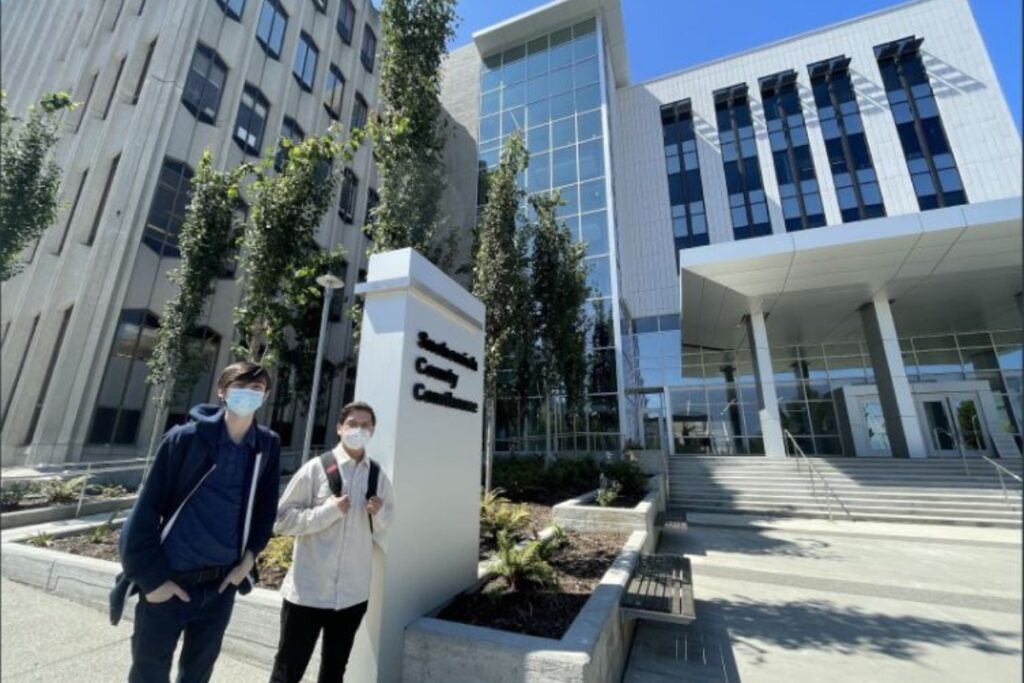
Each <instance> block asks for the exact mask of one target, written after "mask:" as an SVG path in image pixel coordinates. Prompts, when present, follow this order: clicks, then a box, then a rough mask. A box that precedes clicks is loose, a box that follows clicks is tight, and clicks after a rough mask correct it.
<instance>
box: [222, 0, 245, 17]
mask: <svg viewBox="0 0 1024 683" xmlns="http://www.w3.org/2000/svg"><path fill="white" fill-rule="evenodd" d="M217 4H218V5H220V8H221V9H222V10H224V14H226V15H228V16H229V17H231V18H232V19H234V20H235V21H238V20H240V19H241V18H242V12H243V11H245V0H217Z"/></svg>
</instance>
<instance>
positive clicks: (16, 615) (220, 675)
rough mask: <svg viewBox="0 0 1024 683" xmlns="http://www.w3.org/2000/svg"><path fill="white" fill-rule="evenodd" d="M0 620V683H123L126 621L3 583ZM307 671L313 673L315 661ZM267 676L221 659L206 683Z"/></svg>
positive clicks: (242, 682) (246, 682)
mask: <svg viewBox="0 0 1024 683" xmlns="http://www.w3.org/2000/svg"><path fill="white" fill-rule="evenodd" d="M0 616H2V619H0V621H2V623H0V631H2V632H3V638H2V639H0V681H4V683H7V682H8V681H9V682H10V683H23V682H26V683H27V682H28V681H37V682H39V683H53V682H54V681H81V682H82V683H108V682H109V683H123V681H125V680H126V679H127V677H128V669H129V667H130V665H131V657H130V650H131V644H130V639H131V635H132V623H131V622H130V621H122V622H121V623H120V624H119V625H118V626H116V627H114V626H111V625H110V623H109V622H108V621H107V615H106V614H104V613H103V612H100V611H98V610H94V609H91V608H89V607H85V606H83V605H79V604H78V603H75V602H71V601H68V600H63V599H61V598H56V597H53V596H50V595H47V594H46V593H43V592H42V591H40V590H37V589H35V588H30V587H28V586H25V585H23V584H20V583H16V582H14V581H10V580H8V579H3V580H2V581H0ZM175 660H177V655H176V656H175ZM176 668H177V667H175V669H176ZM310 669H313V670H315V669H316V663H315V662H314V663H312V664H311V665H310ZM269 677H270V672H269V671H267V670H266V669H265V668H261V667H258V666H253V665H251V664H249V663H246V662H243V661H242V660H240V659H236V658H234V657H232V656H231V655H228V654H221V656H220V659H219V660H218V661H217V666H216V668H215V669H214V672H213V679H212V683H259V682H261V681H266V680H267V679H268V678H269ZM172 680H173V675H172Z"/></svg>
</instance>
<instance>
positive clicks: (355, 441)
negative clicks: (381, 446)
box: [341, 427, 373, 451]
mask: <svg viewBox="0 0 1024 683" xmlns="http://www.w3.org/2000/svg"><path fill="white" fill-rule="evenodd" d="M371 436H373V435H372V434H371V433H370V430H368V429H363V428H362V427H359V428H358V429H348V430H345V431H344V432H342V433H341V442H342V443H343V444H345V446H346V447H348V448H351V449H352V450H354V451H361V450H363V448H365V447H366V442H367V441H369V440H370V437H371Z"/></svg>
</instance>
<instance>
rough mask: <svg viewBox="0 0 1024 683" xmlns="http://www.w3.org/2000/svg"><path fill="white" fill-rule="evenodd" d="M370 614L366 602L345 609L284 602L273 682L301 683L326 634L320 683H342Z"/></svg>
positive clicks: (318, 680) (271, 681) (322, 651)
mask: <svg viewBox="0 0 1024 683" xmlns="http://www.w3.org/2000/svg"><path fill="white" fill-rule="evenodd" d="M364 614H366V603H365V602H361V603H359V604H358V605H353V606H352V607H347V608H345V609H340V610H333V609H319V608H316V607H303V606H302V605H296V604H294V603H291V602H288V601H287V600H283V601H282V603H281V640H280V642H279V643H278V646H277V657H275V658H274V672H273V673H272V674H271V675H270V683H298V682H299V681H301V680H302V676H303V674H305V673H306V666H308V665H309V658H310V657H312V656H313V648H314V647H316V641H317V639H318V638H319V637H320V631H321V630H323V632H324V642H323V644H322V645H321V647H320V676H319V677H318V678H317V683H341V682H342V681H344V680H345V667H346V666H348V656H349V654H350V653H351V652H352V641H353V640H355V637H356V631H358V630H359V624H360V622H362V620H363V615H364Z"/></svg>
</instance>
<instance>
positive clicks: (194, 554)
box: [163, 421, 256, 572]
mask: <svg viewBox="0 0 1024 683" xmlns="http://www.w3.org/2000/svg"><path fill="white" fill-rule="evenodd" d="M255 452H256V424H255V422H254V423H253V425H252V426H251V427H250V428H249V431H248V432H246V434H245V438H243V439H242V442H241V443H235V442H234V441H232V440H231V437H230V436H229V435H228V430H227V424H226V423H225V422H223V421H222V422H221V427H220V432H219V434H218V437H217V455H216V467H215V468H214V470H213V472H211V473H210V476H209V477H207V478H206V481H204V482H203V484H202V486H200V487H199V489H198V490H197V491H196V492H195V495H193V496H192V498H191V500H189V502H188V504H187V505H185V507H184V508H182V510H181V514H180V515H179V517H178V521H177V522H176V523H175V525H174V528H172V529H171V533H169V534H168V535H167V540H166V541H164V546H163V547H164V553H165V554H166V556H167V560H168V562H169V563H170V567H171V571H174V572H189V571H195V570H198V569H207V568H209V567H223V566H228V565H233V564H236V563H237V562H238V560H239V550H240V548H241V532H242V523H243V520H242V516H243V515H244V514H245V509H244V508H245V503H246V500H245V490H244V489H245V477H246V472H247V471H248V467H249V460H250V459H251V458H252V457H253V456H254V454H255Z"/></svg>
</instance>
